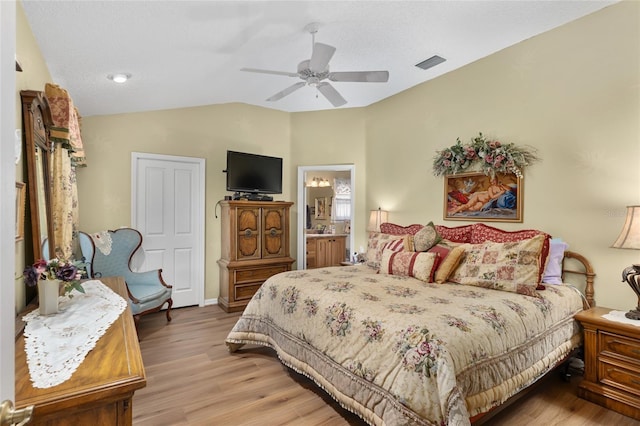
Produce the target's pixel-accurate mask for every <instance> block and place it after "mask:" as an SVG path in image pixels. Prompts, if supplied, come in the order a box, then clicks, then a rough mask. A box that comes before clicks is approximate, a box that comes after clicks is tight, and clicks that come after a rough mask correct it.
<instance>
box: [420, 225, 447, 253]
mask: <svg viewBox="0 0 640 426" xmlns="http://www.w3.org/2000/svg"><path fill="white" fill-rule="evenodd" d="M441 239H442V238H440V235H438V232H437V231H436V228H435V226H434V225H433V222H429V223H428V224H427V225H426V226H424V227H423V228H422V229H421V230H419V231H418V232H417V233H416V234H415V235H414V236H413V249H414V251H427V250H429V249H430V248H431V247H433V246H434V245H436V244H438V243H439V242H440V240H441Z"/></svg>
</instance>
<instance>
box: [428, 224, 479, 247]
mask: <svg viewBox="0 0 640 426" xmlns="http://www.w3.org/2000/svg"><path fill="white" fill-rule="evenodd" d="M472 227H473V225H464V226H456V227H454V228H449V227H446V226H442V225H436V226H435V228H436V231H438V234H439V235H440V236H441V237H442V238H444V239H445V240H450V241H453V242H456V243H468V242H470V241H471V230H472Z"/></svg>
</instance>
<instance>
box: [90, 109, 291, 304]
mask: <svg viewBox="0 0 640 426" xmlns="http://www.w3.org/2000/svg"><path fill="white" fill-rule="evenodd" d="M82 137H83V141H84V145H85V151H86V154H87V159H88V160H87V161H88V167H87V168H83V169H79V170H78V198H79V200H80V207H79V208H80V229H81V230H83V231H86V232H96V231H101V230H105V229H115V228H118V227H120V226H130V225H131V167H130V164H131V153H132V152H146V153H154V154H164V155H177V156H184V157H197V158H204V159H205V163H206V165H205V167H206V176H205V179H206V182H205V189H206V202H205V280H206V282H205V288H206V292H205V298H207V299H209V298H215V297H218V265H217V263H216V261H217V260H218V259H219V258H220V219H219V218H218V219H216V218H215V215H214V209H215V205H216V203H217V202H218V200H221V199H223V198H224V196H225V195H227V194H228V193H227V192H226V191H225V175H224V174H223V173H222V170H224V169H225V167H226V161H227V158H226V155H227V149H231V150H236V151H243V152H251V153H255V154H265V155H271V156H276V157H283V159H284V164H283V179H284V182H287V183H288V182H291V181H292V180H295V173H293V174H292V172H291V170H292V163H291V156H290V155H289V152H290V135H289V114H287V113H283V112H280V111H275V110H269V109H265V108H259V107H253V106H249V105H242V104H228V105H212V106H205V107H197V108H183V109H177V110H166V111H152V112H144V113H137V114H120V115H110V116H95V117H86V118H83V120H82ZM283 189H284V191H283V194H282V199H286V200H290V199H295V192H292V189H291V187H290V186H287V185H285V186H284V188H283ZM278 199H280V197H278ZM218 213H219V210H218ZM294 253H295V252H294Z"/></svg>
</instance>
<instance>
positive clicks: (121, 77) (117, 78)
mask: <svg viewBox="0 0 640 426" xmlns="http://www.w3.org/2000/svg"><path fill="white" fill-rule="evenodd" d="M107 78H108V79H109V80H111V81H113V82H114V83H119V84H122V83H125V82H126V81H127V80H129V79H130V78H131V74H124V73H119V74H109V75H108V76H107Z"/></svg>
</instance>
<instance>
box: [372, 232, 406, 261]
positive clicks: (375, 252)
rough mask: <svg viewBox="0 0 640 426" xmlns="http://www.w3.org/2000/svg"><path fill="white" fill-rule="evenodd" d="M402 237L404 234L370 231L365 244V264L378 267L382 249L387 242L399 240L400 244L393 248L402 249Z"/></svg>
mask: <svg viewBox="0 0 640 426" xmlns="http://www.w3.org/2000/svg"><path fill="white" fill-rule="evenodd" d="M403 238H404V236H398V235H390V234H383V233H382V232H370V233H369V242H368V244H367V261H366V264H367V266H369V267H370V268H375V269H378V268H379V267H380V259H381V258H382V250H383V249H384V247H385V246H386V245H387V243H389V242H391V241H400V242H401V243H402V244H398V245H394V249H395V250H398V251H402V250H404V242H403Z"/></svg>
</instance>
